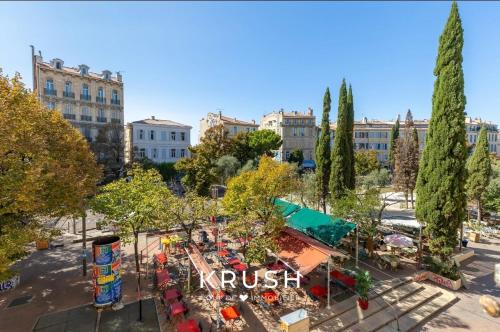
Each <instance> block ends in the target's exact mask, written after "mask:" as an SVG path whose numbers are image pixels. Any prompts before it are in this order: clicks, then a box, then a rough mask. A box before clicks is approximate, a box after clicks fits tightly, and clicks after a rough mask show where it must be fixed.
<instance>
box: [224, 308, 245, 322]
mask: <svg viewBox="0 0 500 332" xmlns="http://www.w3.org/2000/svg"><path fill="white" fill-rule="evenodd" d="M220 313H221V314H222V317H224V320H232V319H236V318H238V317H240V315H241V314H240V312H239V311H238V309H236V307H234V306H231V307H226V308H224V309H221V310H220Z"/></svg>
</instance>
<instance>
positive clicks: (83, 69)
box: [80, 66, 89, 75]
mask: <svg viewBox="0 0 500 332" xmlns="http://www.w3.org/2000/svg"><path fill="white" fill-rule="evenodd" d="M88 73H89V70H88V68H87V67H86V66H81V67H80V74H82V75H87V74H88Z"/></svg>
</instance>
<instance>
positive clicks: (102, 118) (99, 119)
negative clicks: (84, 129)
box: [97, 116, 108, 122]
mask: <svg viewBox="0 0 500 332" xmlns="http://www.w3.org/2000/svg"><path fill="white" fill-rule="evenodd" d="M107 121H108V119H107V118H104V117H102V116H98V117H97V122H107Z"/></svg>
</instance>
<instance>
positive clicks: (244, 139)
mask: <svg viewBox="0 0 500 332" xmlns="http://www.w3.org/2000/svg"><path fill="white" fill-rule="evenodd" d="M229 154H230V155H231V156H233V157H235V158H236V159H238V161H239V162H240V164H245V163H246V162H247V161H248V160H253V159H255V158H256V157H257V156H258V155H257V153H256V151H255V150H254V149H253V148H252V147H251V146H250V134H249V133H244V132H240V133H238V134H237V135H236V136H235V137H233V138H232V139H231V149H230V152H229Z"/></svg>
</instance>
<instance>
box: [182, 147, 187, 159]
mask: <svg viewBox="0 0 500 332" xmlns="http://www.w3.org/2000/svg"><path fill="white" fill-rule="evenodd" d="M185 156H186V150H185V149H181V158H184V157H185Z"/></svg>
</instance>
